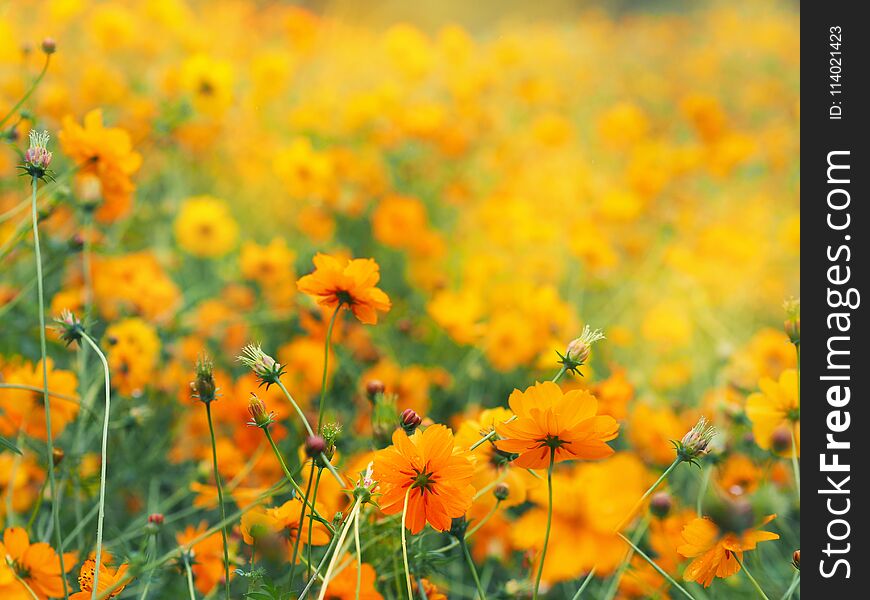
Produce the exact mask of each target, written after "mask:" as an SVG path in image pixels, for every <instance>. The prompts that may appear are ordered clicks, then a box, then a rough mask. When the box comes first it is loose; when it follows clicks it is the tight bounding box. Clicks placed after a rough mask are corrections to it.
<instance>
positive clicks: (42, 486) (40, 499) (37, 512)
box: [9, 478, 48, 535]
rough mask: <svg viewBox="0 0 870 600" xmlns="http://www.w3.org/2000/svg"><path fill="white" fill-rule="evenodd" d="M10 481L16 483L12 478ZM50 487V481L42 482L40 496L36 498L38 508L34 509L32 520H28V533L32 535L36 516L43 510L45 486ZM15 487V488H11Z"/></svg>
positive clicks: (31, 515)
mask: <svg viewBox="0 0 870 600" xmlns="http://www.w3.org/2000/svg"><path fill="white" fill-rule="evenodd" d="M9 481H13V482H14V481H15V480H14V479H13V478H10V479H9ZM47 485H48V480H47V479H46V480H45V481H43V482H42V485H41V486H39V495H37V496H36V506H34V507H33V511H32V512H31V513H30V518H29V519H27V532H28V533H30V534H31V535H32V528H33V522H34V521H36V515H38V514H39V509H40V508H42V498H43V496H45V486H47ZM10 487H13V486H10Z"/></svg>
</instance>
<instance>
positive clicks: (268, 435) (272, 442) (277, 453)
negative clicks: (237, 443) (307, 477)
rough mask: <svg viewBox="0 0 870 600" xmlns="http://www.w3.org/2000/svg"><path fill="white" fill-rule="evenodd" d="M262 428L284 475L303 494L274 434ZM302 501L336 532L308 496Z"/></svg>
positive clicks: (325, 524) (297, 491)
mask: <svg viewBox="0 0 870 600" xmlns="http://www.w3.org/2000/svg"><path fill="white" fill-rule="evenodd" d="M261 429H262V430H263V433H265V434H266V439H267V440H268V441H269V445H270V446H271V447H272V452H274V453H275V456H276V457H277V458H278V463H280V465H281V470H283V471H284V477H286V478H287V481H289V482H290V485H291V486H293V489H294V490H296V493H298V494H303V493H304V492H303V491H302V487H301V486H300V485H299V484H298V483H296V480H295V479H294V478H293V474H292V473H290V469H288V468H287V463H286V462H284V457H283V456H282V455H281V451H280V450H278V446H276V445H275V440H274V439H272V434H271V433H270V432H269V428H268V427H262V428H261ZM302 502H303V504H307V505H308V508H309V509H310V510H311V514H313V515H314V516H315V518H316V519H317V520H318V521H320V522H321V523H322V524H323V525H324V526H325V527H326V528H327V529H328V530H329V532H330V533H333V534H334V533H335V529H334V528H333V527H332V524H331V523H330V522H329V521H327V520H326V519H324V518H323V516H321V514H320V513H319V512H317V509H315V508H314V506H313V505H312V504H311V503H310V502H308V499H307V498H303V499H302Z"/></svg>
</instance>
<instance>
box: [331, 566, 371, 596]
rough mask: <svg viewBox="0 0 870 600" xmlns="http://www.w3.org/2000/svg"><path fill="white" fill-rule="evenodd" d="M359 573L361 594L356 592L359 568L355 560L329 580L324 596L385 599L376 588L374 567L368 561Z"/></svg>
mask: <svg viewBox="0 0 870 600" xmlns="http://www.w3.org/2000/svg"><path fill="white" fill-rule="evenodd" d="M359 573H360V586H359V596H357V594H356V574H357V569H356V562H355V561H354V562H352V563H351V564H349V565H348V566H347V568H345V569H342V570H341V571H340V572H339V573H338V575H336V576H335V577H333V578H332V579H331V580H330V581H329V587H328V588H327V590H326V596H324V598H326V599H327V600H356V599H359V600H384V597H383V596H382V595H381V594H380V592H378V591H377V590H376V589H375V579H376V576H375V570H374V568H373V567H372V566H371V565H370V564H368V563H363V564H362V569H360V572H359Z"/></svg>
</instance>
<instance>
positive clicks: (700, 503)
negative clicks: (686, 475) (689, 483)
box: [695, 465, 713, 517]
mask: <svg viewBox="0 0 870 600" xmlns="http://www.w3.org/2000/svg"><path fill="white" fill-rule="evenodd" d="M712 470H713V467H711V466H709V465H707V466H705V467H704V469H703V474H702V475H701V484H700V486H699V487H698V497H697V498H696V499H695V512H696V513H697V515H698V516H699V517H703V516H704V496H705V495H706V494H707V486H708V485H710V473H711V471H712Z"/></svg>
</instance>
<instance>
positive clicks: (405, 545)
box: [402, 486, 414, 600]
mask: <svg viewBox="0 0 870 600" xmlns="http://www.w3.org/2000/svg"><path fill="white" fill-rule="evenodd" d="M412 489H413V486H408V491H407V492H405V504H404V506H402V561H403V562H404V565H405V583H406V584H407V585H408V600H410V599H411V598H413V597H414V590H413V589H412V588H411V569H410V567H408V537H407V534H406V531H405V520H406V519H407V517H408V498H409V497H410V495H411V490H412Z"/></svg>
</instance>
